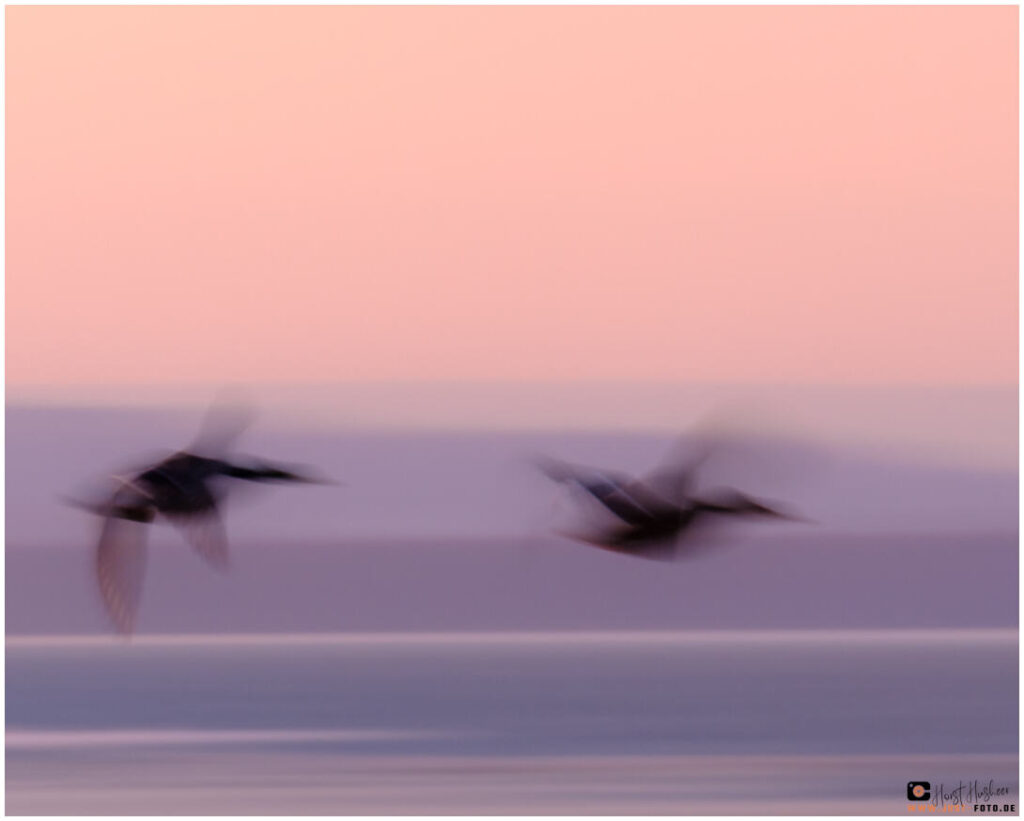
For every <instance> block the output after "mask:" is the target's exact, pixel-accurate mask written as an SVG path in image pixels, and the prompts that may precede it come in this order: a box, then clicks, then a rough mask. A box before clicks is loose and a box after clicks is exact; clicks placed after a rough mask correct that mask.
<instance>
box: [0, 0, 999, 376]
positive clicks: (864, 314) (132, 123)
mask: <svg viewBox="0 0 1024 821" xmlns="http://www.w3.org/2000/svg"><path fill="white" fill-rule="evenodd" d="M1017 13H1018V12H1017V9H1016V8H1013V7H988V8H982V7H959V8H957V7H903V8H899V7H818V8H814V7H789V8H767V7H760V8H757V7H755V8H750V7H747V8H743V7H731V8H729V7H718V8H698V7H689V8H687V7H675V8H673V7H654V8H650V7H648V8H641V7H633V8H629V7H625V8H611V7H591V8H582V7H577V8H571V7H570V8H541V7H521V8H499V7H490V8H488V7H482V8H467V7H461V8H460V7H454V8H453V7H449V8H424V7H412V8H400V7H377V8H356V7H348V8H345V7H335V8H329V7H307V8H295V7H292V8H287V7H286V8H272V7H248V8H245V7H222V8H215V7H163V8H161V7H136V8H129V7H107V8H85V7H64V8H62V7H34V8H33V7H13V8H8V9H7V10H6V15H7V379H8V384H9V385H10V386H12V387H15V388H16V387H18V386H32V385H74V384H79V385H82V384H90V383H109V382H150V383H160V382H175V381H181V380H209V381H211V382H223V381H225V380H249V381H257V382H258V381H261V380H265V381H287V380H295V381H310V380H312V381H325V380H326V381H329V380H365V379H382V380H387V379H425V380H432V379H454V380H459V379H467V380H476V379H496V380H521V379H528V380H568V379H583V380H588V379H621V378H636V379H651V380H679V379H682V380H686V379H695V380H718V381H738V382H744V381H758V382H762V381H767V382H772V381H787V380H791V381H804V382H838V383H846V384H858V383H862V382H888V383H892V382H903V383H907V382H910V383H946V384H965V383H1012V382H1014V381H1015V380H1016V377H1017V122H1018V114H1017V97H1018V92H1017Z"/></svg>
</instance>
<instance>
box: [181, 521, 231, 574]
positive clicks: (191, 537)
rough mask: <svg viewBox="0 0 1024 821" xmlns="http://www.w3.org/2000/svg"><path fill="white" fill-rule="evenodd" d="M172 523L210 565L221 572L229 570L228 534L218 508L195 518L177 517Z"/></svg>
mask: <svg viewBox="0 0 1024 821" xmlns="http://www.w3.org/2000/svg"><path fill="white" fill-rule="evenodd" d="M170 521H172V522H173V523H174V524H175V525H177V526H178V528H179V529H180V530H181V534H182V536H184V537H185V541H187V542H188V543H189V544H190V545H191V546H192V547H193V548H194V549H195V551H196V552H197V553H198V554H199V555H200V556H202V557H203V558H204V559H205V560H206V562H207V563H208V564H210V565H211V566H212V567H214V568H216V569H217V570H220V571H225V570H227V569H228V564H229V561H228V540H227V534H226V533H225V532H224V522H223V520H222V519H221V517H220V514H219V513H218V512H217V509H216V508H213V509H211V510H208V511H206V512H204V513H201V514H197V515H194V516H175V517H173V518H171V519H170Z"/></svg>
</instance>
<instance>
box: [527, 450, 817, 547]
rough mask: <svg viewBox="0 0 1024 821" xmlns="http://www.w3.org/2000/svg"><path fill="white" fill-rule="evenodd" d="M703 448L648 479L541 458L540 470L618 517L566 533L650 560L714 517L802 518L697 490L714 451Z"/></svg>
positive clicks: (730, 493)
mask: <svg viewBox="0 0 1024 821" xmlns="http://www.w3.org/2000/svg"><path fill="white" fill-rule="evenodd" d="M711 452H712V448H711V447H710V446H708V447H704V448H703V449H702V450H701V451H700V452H699V453H698V454H697V455H696V457H694V458H692V459H691V460H689V461H688V462H687V463H685V464H683V465H673V464H670V465H668V466H666V467H663V468H660V469H659V470H656V471H655V472H654V473H652V474H651V475H650V476H648V477H646V478H645V479H643V480H639V479H635V478H633V477H631V476H628V475H625V474H621V473H610V472H607V471H602V470H594V469H589V468H583V467H579V466H575V465H570V464H568V463H565V462H560V461H557V460H554V459H548V458H543V459H541V460H538V464H539V467H540V469H541V470H542V471H543V472H544V473H545V474H546V475H547V476H548V478H550V479H552V480H554V481H556V482H558V483H559V484H565V485H570V486H573V487H577V488H579V489H581V490H583V491H584V492H585V493H587V494H588V495H589V496H590V497H592V498H593V499H596V500H597V501H598V502H599V503H600V504H601V506H602V507H603V509H604V510H606V511H607V512H608V513H611V514H612V516H614V517H615V519H616V520H617V521H616V522H615V523H614V524H612V525H609V526H606V527H603V528H600V529H598V530H597V531H596V532H593V533H587V534H581V533H571V534H570V533H567V534H563V535H567V536H570V537H571V538H574V539H577V540H579V541H583V542H586V543H588V544H592V545H594V546H596V547H600V548H602V549H604V550H611V551H615V552H617V553H626V554H629V555H632V556H640V557H643V558H648V559H672V558H675V557H676V556H677V555H678V551H679V549H680V547H681V546H682V544H683V543H684V542H686V541H687V540H688V538H689V537H691V536H692V535H693V532H694V527H695V525H697V524H699V523H705V522H707V521H709V520H711V519H712V518H713V517H727V516H732V517H765V518H776V519H789V520H797V517H795V516H792V515H790V514H788V513H784V512H782V511H780V510H778V509H776V508H774V507H770V506H769V505H767V504H765V503H763V502H760V501H758V500H756V499H753V498H752V497H750V496H747V495H745V494H743V493H740V492H738V491H735V490H731V489H722V490H719V491H716V492H714V493H710V494H707V495H705V496H702V497H697V496H694V495H692V488H693V485H694V484H695V481H696V473H697V469H698V468H699V467H700V465H701V464H702V463H703V462H704V461H705V460H706V459H707V458H708V457H709V456H710V454H711Z"/></svg>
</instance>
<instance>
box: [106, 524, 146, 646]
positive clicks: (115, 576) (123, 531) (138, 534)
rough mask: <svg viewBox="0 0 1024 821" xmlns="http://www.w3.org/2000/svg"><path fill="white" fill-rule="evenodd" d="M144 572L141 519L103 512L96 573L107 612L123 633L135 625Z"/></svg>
mask: <svg viewBox="0 0 1024 821" xmlns="http://www.w3.org/2000/svg"><path fill="white" fill-rule="evenodd" d="M145 573H146V524H145V522H143V521H139V520H135V519H123V518H119V517H117V516H113V515H111V516H107V517H106V518H105V519H104V520H103V529H102V531H101V532H100V541H99V546H98V547H97V549H96V577H97V580H98V581H99V587H100V596H101V597H102V599H103V605H104V607H106V610H107V614H108V615H109V616H110V620H111V621H112V622H113V623H114V627H115V628H117V630H118V632H120V633H123V634H125V635H130V634H131V633H132V631H133V630H134V629H135V617H136V614H137V613H138V610H139V602H140V600H141V598H142V581H143V577H144V576H145Z"/></svg>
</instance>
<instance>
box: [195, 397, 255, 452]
mask: <svg viewBox="0 0 1024 821" xmlns="http://www.w3.org/2000/svg"><path fill="white" fill-rule="evenodd" d="M255 416H256V413H255V411H254V410H253V408H252V406H251V404H250V402H249V400H248V398H247V397H246V396H244V395H242V394H238V393H229V392H222V393H221V394H220V395H219V396H218V397H217V398H216V400H215V401H214V402H213V404H212V405H210V408H209V409H208V410H207V411H206V416H205V417H203V421H202V424H201V425H200V427H199V433H198V434H196V438H195V439H194V440H193V442H192V444H191V445H190V446H189V447H188V448H187V450H189V451H191V452H192V453H195V454H198V455H200V456H205V457H212V458H219V457H222V456H223V455H224V454H225V453H227V452H228V450H229V449H230V448H231V446H232V445H233V444H234V442H235V440H236V439H238V437H239V436H241V435H242V434H243V433H244V432H245V431H246V429H247V428H248V427H249V425H251V424H252V421H253V419H254V418H255Z"/></svg>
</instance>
